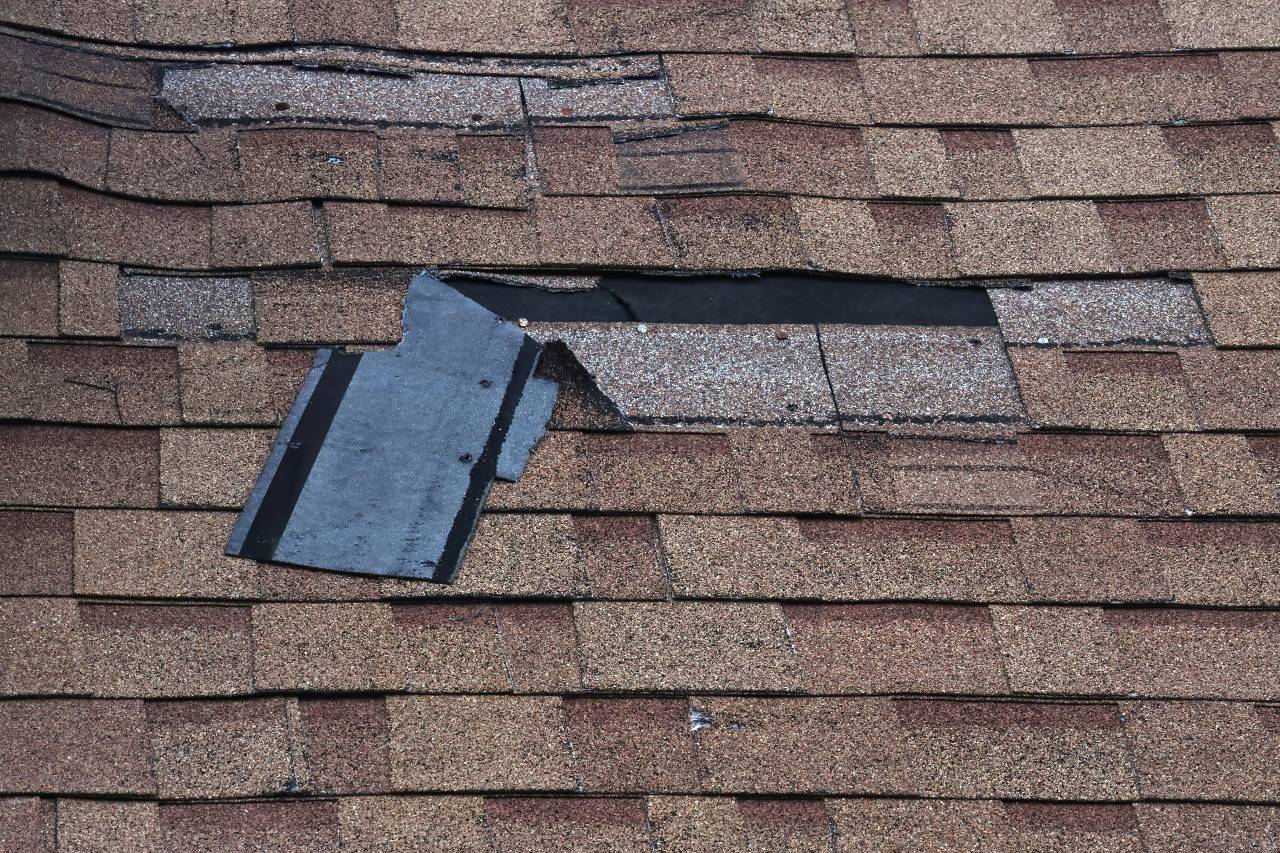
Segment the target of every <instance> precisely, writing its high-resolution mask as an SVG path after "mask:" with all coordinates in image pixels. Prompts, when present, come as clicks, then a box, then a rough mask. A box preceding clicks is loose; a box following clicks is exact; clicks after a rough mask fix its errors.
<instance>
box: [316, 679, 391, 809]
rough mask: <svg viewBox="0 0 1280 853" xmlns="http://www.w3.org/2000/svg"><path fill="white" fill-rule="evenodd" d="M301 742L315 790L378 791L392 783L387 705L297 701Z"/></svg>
mask: <svg viewBox="0 0 1280 853" xmlns="http://www.w3.org/2000/svg"><path fill="white" fill-rule="evenodd" d="M298 721H299V722H298V726H299V740H300V742H301V749H302V755H303V756H304V757H305V760H306V768H307V774H308V780H309V782H310V785H311V786H312V787H314V788H315V789H316V790H317V791H321V792H331V793H338V794H350V793H356V792H360V791H372V792H382V791H385V790H387V788H388V787H389V785H390V783H391V775H390V774H391V764H390V759H389V758H388V753H387V750H388V746H389V743H390V737H389V732H390V723H389V721H388V717H387V705H386V702H385V701H383V700H382V699H381V698H378V699H363V698H361V699H335V698H322V699H300V700H298Z"/></svg>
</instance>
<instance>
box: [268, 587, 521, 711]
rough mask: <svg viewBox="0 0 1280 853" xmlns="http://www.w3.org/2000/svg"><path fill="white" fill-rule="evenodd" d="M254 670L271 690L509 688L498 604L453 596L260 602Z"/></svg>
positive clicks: (463, 690)
mask: <svg viewBox="0 0 1280 853" xmlns="http://www.w3.org/2000/svg"><path fill="white" fill-rule="evenodd" d="M253 623H254V629H253V635H254V673H255V683H256V684H257V686H258V687H259V688H263V689H270V690H284V691H291V690H323V691H358V690H385V691H393V690H404V689H411V690H426V691H449V692H453V691H460V692H470V691H483V690H505V689H508V688H509V686H510V684H509V681H508V678H507V675H506V672H505V669H504V666H503V659H502V651H501V649H500V648H499V645H498V643H499V641H498V631H497V625H496V623H495V621H494V616H493V611H492V609H491V608H489V607H485V606H472V605H454V604H434V603H433V604H411V605H410V604H404V605H387V604H374V603H362V604H263V605H258V606H256V607H255V608H254V613H253Z"/></svg>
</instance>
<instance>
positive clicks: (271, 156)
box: [237, 0, 378, 215]
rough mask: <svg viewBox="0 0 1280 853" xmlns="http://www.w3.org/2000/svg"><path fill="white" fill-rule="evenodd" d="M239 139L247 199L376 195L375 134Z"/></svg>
mask: <svg viewBox="0 0 1280 853" xmlns="http://www.w3.org/2000/svg"><path fill="white" fill-rule="evenodd" d="M307 5H308V6H314V5H315V2H314V0H308V4H307ZM361 8H368V7H367V6H366V7H361ZM237 138H238V146H239V155H240V175H241V180H242V181H243V197H244V199H245V200H246V201H278V200H281V199H293V198H370V199H371V198H377V197H378V171H377V170H378V139H377V137H376V136H374V135H373V134H372V133H369V132H365V131H350V130H320V129H301V128H298V129H294V128H285V129H274V128H271V129H264V130H247V131H241V132H240V133H239V134H238V137H237ZM291 215H296V214H292V213H291Z"/></svg>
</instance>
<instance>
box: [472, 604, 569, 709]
mask: <svg viewBox="0 0 1280 853" xmlns="http://www.w3.org/2000/svg"><path fill="white" fill-rule="evenodd" d="M495 610H496V613H495V615H496V618H497V631H498V634H499V636H500V638H501V641H502V647H503V651H504V653H505V656H506V657H505V660H504V661H502V662H500V663H499V664H498V668H501V666H503V665H505V668H506V672H507V675H508V677H509V678H510V684H511V688H512V689H513V690H515V691H516V692H518V693H543V692H547V691H549V690H560V691H573V690H577V689H579V688H580V687H582V675H581V672H580V670H581V666H580V664H579V662H578V657H579V654H578V638H577V633H576V632H575V629H574V623H573V608H572V607H571V606H570V605H568V604H558V603H549V602H548V603H539V604H507V605H504V606H502V607H498V608H495ZM469 642H474V641H469Z"/></svg>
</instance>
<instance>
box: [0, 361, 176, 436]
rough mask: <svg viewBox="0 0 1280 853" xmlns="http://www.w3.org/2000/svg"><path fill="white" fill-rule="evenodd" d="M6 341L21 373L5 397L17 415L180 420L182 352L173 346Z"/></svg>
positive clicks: (8, 413) (12, 368)
mask: <svg viewBox="0 0 1280 853" xmlns="http://www.w3.org/2000/svg"><path fill="white" fill-rule="evenodd" d="M14 344H15V346H12V347H8V346H6V347H0V363H4V362H7V363H6V364H5V367H6V369H7V371H8V372H10V373H11V375H13V376H15V377H16V380H15V382H14V383H13V387H12V388H10V389H9V391H8V392H7V394H6V395H5V396H4V397H0V414H3V415H4V416H5V417H9V418H14V419H26V420H39V421H53V422H59V421H61V422H80V423H92V424H121V425H128V426H157V425H160V424H170V423H175V422H176V421H177V414H178V369H177V368H178V358H177V355H178V354H177V350H175V349H173V348H170V347H149V346H148V347H141V346H139V347H133V346H99V345H95V344H69V343H62V344H58V343H39V342H31V343H27V344H25V345H24V344H18V343H17V342H14Z"/></svg>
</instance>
